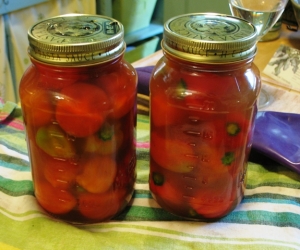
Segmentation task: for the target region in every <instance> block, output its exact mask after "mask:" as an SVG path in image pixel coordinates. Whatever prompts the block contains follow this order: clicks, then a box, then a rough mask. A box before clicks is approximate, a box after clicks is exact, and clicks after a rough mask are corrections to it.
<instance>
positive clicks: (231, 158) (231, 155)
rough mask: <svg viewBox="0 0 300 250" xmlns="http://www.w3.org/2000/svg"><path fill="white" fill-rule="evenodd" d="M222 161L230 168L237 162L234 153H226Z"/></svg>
mask: <svg viewBox="0 0 300 250" xmlns="http://www.w3.org/2000/svg"><path fill="white" fill-rule="evenodd" d="M221 160H222V163H223V165H225V166H230V165H231V163H232V162H233V161H234V160H235V157H234V153H233V152H226V153H225V154H224V156H223V157H222V159H221Z"/></svg>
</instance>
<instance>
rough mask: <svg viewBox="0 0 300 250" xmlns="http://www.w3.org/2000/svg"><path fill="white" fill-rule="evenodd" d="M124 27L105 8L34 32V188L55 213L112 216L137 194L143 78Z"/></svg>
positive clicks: (75, 217) (24, 88)
mask: <svg viewBox="0 0 300 250" xmlns="http://www.w3.org/2000/svg"><path fill="white" fill-rule="evenodd" d="M123 36H124V30H123V26H122V24H121V23H119V22H118V21H116V20H114V19H112V18H109V17H105V16H98V15H65V16H57V17H53V18H50V19H47V20H44V21H41V22H39V23H37V24H35V25H33V26H32V27H31V28H30V30H29V32H28V38H29V55H30V57H31V61H32V64H31V66H29V68H28V69H27V71H26V72H25V73H24V76H23V78H22V80H21V83H20V89H19V94H20V101H21V105H22V111H23V117H24V123H25V126H26V136H27V144H28V149H29V155H30V163H31V167H32V176H33V183H34V192H35V196H36V199H37V201H38V203H39V204H40V205H41V206H42V207H43V208H44V209H45V210H46V211H47V212H48V213H49V214H50V215H52V216H55V217H57V218H59V219H62V220H65V221H69V222H74V223H89V222H99V221H104V220H109V219H111V218H112V217H114V216H116V215H117V214H118V213H120V212H121V211H122V210H123V208H124V207H125V206H126V204H127V203H128V202H129V200H130V199H131V197H132V193H133V185H134V182H135V178H136V173H135V164H136V156H135V126H136V111H135V110H136V108H135V103H136V85H137V76H136V72H135V70H134V68H133V67H132V66H131V65H130V64H129V63H127V62H126V61H125V60H124V59H123V54H124V51H125V43H124V38H123Z"/></svg>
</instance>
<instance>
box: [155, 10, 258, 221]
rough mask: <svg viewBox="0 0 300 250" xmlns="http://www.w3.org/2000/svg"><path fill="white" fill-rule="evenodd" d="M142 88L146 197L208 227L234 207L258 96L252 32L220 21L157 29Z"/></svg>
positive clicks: (171, 23) (233, 21) (190, 19)
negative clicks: (145, 98)
mask: <svg viewBox="0 0 300 250" xmlns="http://www.w3.org/2000/svg"><path fill="white" fill-rule="evenodd" d="M161 45H162V49H163V53H164V55H163V57H162V58H161V59H160V60H159V61H158V63H157V64H156V66H155V68H154V71H153V73H152V77H151V80H150V121H151V125H150V131H151V134H150V175H149V185H150V190H151V193H152V195H153V197H154V198H155V199H156V201H157V202H158V204H159V205H161V206H162V207H163V208H164V209H165V210H167V211H169V212H171V213H173V214H175V215H178V216H181V217H184V218H187V219H191V220H203V219H205V220H216V219H218V218H221V217H223V216H225V215H227V214H228V213H229V212H231V211H232V210H233V209H234V208H235V207H236V206H237V205H238V204H239V203H240V202H241V200H242V198H243V194H244V189H245V184H246V170H247V159H248V156H249V152H250V149H251V140H252V132H253V128H254V118H255V115H256V111H257V107H256V100H257V97H258V94H259V91H260V76H259V70H258V68H257V67H256V66H255V65H254V64H253V59H254V56H255V53H256V30H255V27H254V26H253V25H251V24H250V23H248V22H246V21H244V20H241V19H238V18H234V17H231V16H226V15H221V14H211V13H210V14H208V13H199V14H186V15H181V16H177V17H174V18H172V19H170V20H168V21H167V22H166V23H165V25H164V34H163V40H162V43H161Z"/></svg>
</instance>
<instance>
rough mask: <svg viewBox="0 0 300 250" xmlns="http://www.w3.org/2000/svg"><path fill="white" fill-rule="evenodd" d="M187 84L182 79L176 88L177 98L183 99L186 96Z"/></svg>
mask: <svg viewBox="0 0 300 250" xmlns="http://www.w3.org/2000/svg"><path fill="white" fill-rule="evenodd" d="M186 90H187V84H186V82H185V81H184V80H183V79H180V81H179V82H178V84H177V86H176V98H178V99H183V98H185V96H186Z"/></svg>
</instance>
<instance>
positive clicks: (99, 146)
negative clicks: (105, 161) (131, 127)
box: [84, 122, 124, 155]
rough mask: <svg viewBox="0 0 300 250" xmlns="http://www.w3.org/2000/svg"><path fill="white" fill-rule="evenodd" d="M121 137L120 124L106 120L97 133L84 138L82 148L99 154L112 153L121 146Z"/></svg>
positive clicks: (122, 136)
mask: <svg viewBox="0 0 300 250" xmlns="http://www.w3.org/2000/svg"><path fill="white" fill-rule="evenodd" d="M123 138H124V135H123V132H122V130H121V125H120V124H109V123H108V122H106V123H104V125H103V126H102V127H101V129H100V130H99V131H98V132H97V133H95V134H93V135H91V136H89V137H88V138H87V139H86V141H85V146H84V150H85V151H87V152H90V153H98V154H101V155H109V154H114V153H116V151H117V150H118V149H119V148H120V147H121V145H122V143H123Z"/></svg>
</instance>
